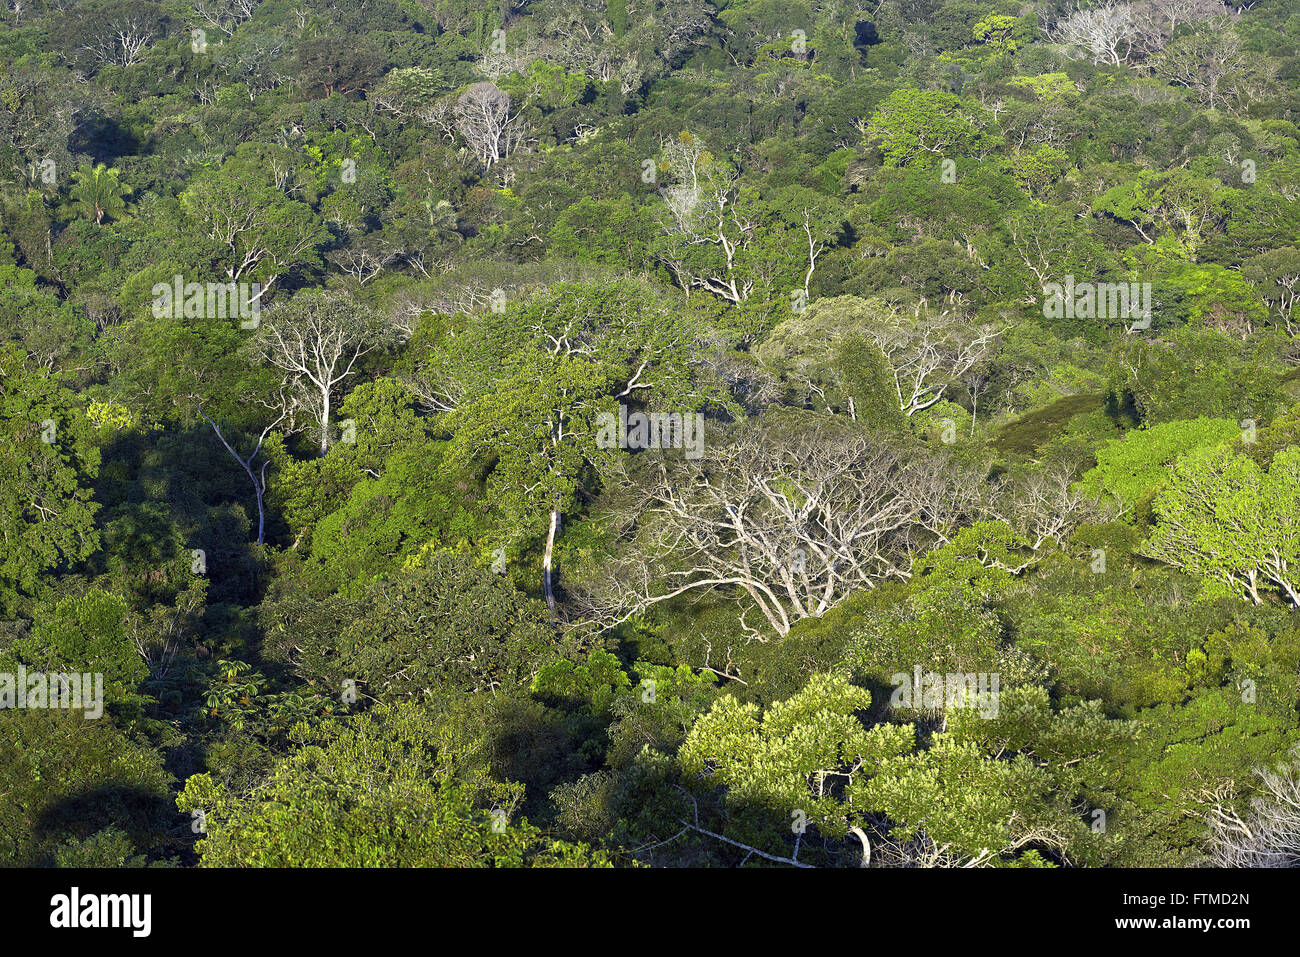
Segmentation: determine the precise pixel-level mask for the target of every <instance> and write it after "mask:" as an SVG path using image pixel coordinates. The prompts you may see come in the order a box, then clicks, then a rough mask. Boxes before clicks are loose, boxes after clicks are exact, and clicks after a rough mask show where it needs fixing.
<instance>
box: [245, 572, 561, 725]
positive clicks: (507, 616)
mask: <svg viewBox="0 0 1300 957" xmlns="http://www.w3.org/2000/svg"><path fill="white" fill-rule="evenodd" d="M409 566H410V567H407V568H404V569H401V570H400V571H397V572H395V573H394V574H392V575H389V576H387V577H386V578H384V579H382V580H380V581H376V582H374V583H373V584H372V585H370V586H368V587H366V588H365V590H364V591H363V592H362V594H361V595H360V596H359V597H358V598H357V599H355V600H350V601H340V600H337V599H331V600H330V601H327V602H325V603H324V606H323V607H321V603H320V602H318V601H317V600H316V599H312V598H305V599H304V600H302V601H296V600H295V601H285V602H281V603H277V604H276V605H274V606H272V607H271V609H270V610H269V611H270V614H268V616H267V618H268V628H267V639H266V641H267V647H268V648H272V649H276V650H279V649H283V654H284V655H285V657H287V658H289V659H290V660H291V661H292V663H293V664H294V665H295V666H296V667H297V669H298V671H299V673H300V674H301V675H302V676H303V677H304V678H306V679H307V680H308V681H311V682H314V683H317V684H319V685H321V686H324V687H330V688H342V687H343V683H344V682H345V681H347V680H349V679H351V680H353V681H355V682H357V684H358V685H359V689H358V693H359V694H364V695H365V696H367V697H370V698H373V699H375V700H377V701H397V700H403V699H405V700H423V699H425V698H428V697H431V696H432V697H452V696H468V695H474V694H478V693H484V694H494V693H500V694H508V693H511V692H513V691H515V690H517V689H518V688H519V687H521V686H523V685H526V684H527V682H528V681H529V680H530V679H531V678H532V677H533V675H534V674H536V672H537V670H538V669H539V668H540V667H541V666H542V665H543V664H544V663H546V662H548V661H551V660H553V658H554V657H555V655H556V654H557V653H560V652H561V650H562V649H564V650H567V649H566V646H569V645H571V644H572V642H571V639H570V638H568V637H564V636H557V634H556V631H555V628H554V627H552V625H551V624H550V623H549V622H548V621H547V610H546V606H545V605H543V604H542V603H541V602H540V601H537V600H536V599H533V598H528V597H527V596H526V595H524V594H523V593H521V592H519V591H518V590H517V589H516V588H515V586H514V585H513V584H512V583H511V582H510V580H509V579H508V578H506V577H505V576H503V575H498V574H496V573H495V572H494V571H492V570H490V569H486V568H478V567H475V566H474V564H473V562H472V561H471V559H470V557H469V556H468V555H463V554H454V553H452V552H447V551H436V550H432V549H430V550H426V551H424V552H422V553H421V554H420V555H419V556H418V557H417V558H416V559H414V560H413V561H412V562H410V563H409Z"/></svg>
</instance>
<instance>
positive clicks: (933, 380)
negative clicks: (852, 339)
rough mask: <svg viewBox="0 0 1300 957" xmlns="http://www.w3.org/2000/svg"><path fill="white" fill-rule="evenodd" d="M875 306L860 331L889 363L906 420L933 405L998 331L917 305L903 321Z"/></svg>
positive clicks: (890, 308)
mask: <svg viewBox="0 0 1300 957" xmlns="http://www.w3.org/2000/svg"><path fill="white" fill-rule="evenodd" d="M876 302H877V303H878V304H880V305H881V310H880V314H879V315H878V317H877V318H875V319H874V320H873V321H871V322H868V323H867V324H866V325H865V326H864V327H863V329H864V332H865V334H866V335H867V337H868V338H870V339H871V340H872V341H873V342H875V344H876V345H877V346H879V347H880V351H881V352H883V353H884V354H885V357H886V358H887V359H888V360H889V364H890V367H891V369H892V370H893V377H894V389H895V392H896V394H897V399H898V408H899V410H900V411H901V412H902V413H903V414H904V415H907V416H912V415H915V414H916V413H917V412H921V411H924V410H925V409H928V408H930V406H932V405H934V404H935V403H937V402H939V400H941V399H942V398H943V397H944V394H945V393H946V392H947V390H948V388H949V387H950V386H951V385H952V384H953V383H954V382H957V381H958V380H959V379H961V377H962V376H963V375H965V374H966V373H967V372H969V371H970V370H971V369H972V368H973V367H974V366H975V365H977V364H978V363H980V362H982V361H983V360H984V359H985V357H987V356H988V354H989V353H990V352H991V351H992V348H993V344H994V343H995V342H996V341H997V339H998V337H999V336H1001V335H1002V333H1003V331H1004V330H1003V329H1000V328H997V327H994V326H991V325H984V326H974V325H972V324H971V322H970V320H969V319H967V318H966V317H964V316H962V315H960V314H958V313H956V312H952V311H949V310H947V309H945V310H944V311H942V312H940V313H937V314H935V313H931V312H929V311H928V310H927V309H926V308H925V307H924V306H923V305H918V306H916V307H915V308H914V309H913V311H912V314H911V315H910V316H909V315H908V314H907V312H906V311H905V310H902V309H900V308H898V307H897V306H894V305H887V304H883V303H881V301H880V300H876Z"/></svg>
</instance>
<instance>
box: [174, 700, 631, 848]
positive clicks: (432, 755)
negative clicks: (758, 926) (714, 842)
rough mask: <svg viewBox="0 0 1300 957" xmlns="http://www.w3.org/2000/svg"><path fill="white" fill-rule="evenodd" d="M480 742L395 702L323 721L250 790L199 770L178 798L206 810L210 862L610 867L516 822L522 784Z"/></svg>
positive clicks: (182, 805)
mask: <svg viewBox="0 0 1300 957" xmlns="http://www.w3.org/2000/svg"><path fill="white" fill-rule="evenodd" d="M476 747H477V749H479V750H481V749H482V748H483V745H482V744H481V743H480V742H478V741H476V740H474V739H470V740H468V741H466V740H464V739H463V732H460V733H458V730H457V729H456V727H455V726H454V725H452V726H451V727H449V726H448V721H447V719H446V718H441V717H440V716H439V715H438V714H437V713H435V712H432V711H430V710H428V709H426V708H425V707H423V706H421V705H416V704H402V705H387V706H383V707H380V708H377V709H375V710H374V711H371V712H368V713H366V714H362V715H358V716H357V717H356V718H354V719H352V720H350V721H342V720H335V721H329V722H325V723H324V724H323V725H322V726H321V727H320V728H319V729H318V730H316V731H315V732H313V734H312V735H311V738H310V740H309V742H308V743H307V744H305V745H304V746H303V747H301V748H299V749H297V750H296V751H295V752H294V753H292V754H291V755H289V756H288V757H286V758H283V759H282V760H280V761H278V762H277V763H276V764H275V766H274V767H273V768H272V769H271V771H270V774H269V776H268V777H267V779H266V780H265V781H264V782H262V783H261V785H260V786H259V787H258V788H256V789H255V790H252V791H250V792H249V793H240V792H239V791H237V790H236V789H234V788H232V787H230V786H229V785H227V784H226V783H224V782H222V781H219V780H218V779H216V778H214V776H213V775H211V774H206V773H205V774H196V775H193V776H192V777H190V778H189V779H188V780H187V781H186V782H185V789H184V790H183V791H182V792H181V794H180V795H179V796H178V797H177V800H176V804H177V807H178V808H179V809H180V810H181V812H182V813H192V812H195V811H201V812H203V814H204V818H205V820H206V822H207V834H206V836H205V837H204V838H203V839H202V840H200V841H199V843H198V850H199V854H200V855H201V857H202V862H203V864H204V865H205V866H208V867H340V866H346V867H548V866H549V867H578V866H597V867H600V866H610V860H609V857H608V856H607V855H606V854H604V853H603V852H600V851H595V850H592V849H591V848H590V847H588V846H586V845H582V844H568V843H565V842H563V841H559V840H555V839H552V838H549V837H547V836H546V835H545V834H543V833H542V832H541V831H539V830H538V829H537V828H535V827H533V826H532V825H530V824H529V823H528V821H527V819H526V818H519V819H515V820H512V817H513V816H514V814H515V812H516V810H517V806H518V804H519V802H520V800H521V798H522V786H521V785H505V784H497V783H495V782H493V781H491V780H484V778H483V776H482V772H481V771H477V770H476V764H475V762H476V761H481V758H479V757H478V755H477V754H476V753H475V751H476ZM395 834H400V835H402V838H401V840H393V839H392V835H395Z"/></svg>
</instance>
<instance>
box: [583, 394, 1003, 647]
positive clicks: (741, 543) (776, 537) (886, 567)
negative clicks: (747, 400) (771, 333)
mask: <svg viewBox="0 0 1300 957" xmlns="http://www.w3.org/2000/svg"><path fill="white" fill-rule="evenodd" d="M787 429H788V431H787V430H786V429H779V428H776V427H772V426H769V427H767V428H761V427H749V428H745V429H742V430H741V431H740V433H739V434H737V435H736V436H735V437H734V438H732V439H731V440H730V441H728V442H726V443H711V444H710V446H709V448H708V450H707V452H706V454H705V455H704V457H703V458H702V459H700V460H699V461H697V462H691V461H686V462H684V463H681V464H679V465H678V466H677V467H675V468H673V469H671V470H670V469H669V468H668V466H667V464H666V463H664V462H662V461H659V462H655V463H653V464H651V465H649V466H647V468H646V472H645V473H644V474H641V475H636V474H635V473H632V474H629V475H628V477H627V478H626V479H624V481H623V484H624V485H625V487H626V488H627V490H628V491H627V493H626V494H627V498H628V504H626V505H625V506H623V507H622V508H621V509H619V514H618V516H617V517H618V520H619V523H620V527H621V528H622V529H623V530H624V534H628V535H632V534H634V533H635V535H636V537H635V538H634V539H633V547H632V548H631V549H630V550H629V551H628V552H627V553H626V554H625V555H624V556H623V558H622V559H620V560H617V561H616V567H617V568H618V571H616V572H615V573H613V574H607V575H605V576H602V580H601V582H600V583H598V584H594V585H591V586H589V590H588V592H587V594H586V595H585V596H584V598H585V601H586V603H587V605H588V607H589V608H590V609H591V610H592V611H593V613H594V614H596V615H597V617H599V618H601V619H604V620H605V621H607V622H609V621H619V620H624V619H626V618H628V617H630V616H631V615H633V614H636V613H638V612H640V611H643V610H644V609H646V608H649V607H652V606H654V605H657V604H659V603H661V602H666V601H670V600H672V599H674V598H677V597H678V596H680V595H685V594H687V593H690V592H702V591H718V592H720V593H721V594H723V595H724V596H728V597H732V596H734V597H735V598H736V600H738V601H739V602H740V604H741V606H742V608H744V609H745V610H746V613H747V612H748V611H749V610H751V609H757V610H758V612H759V613H760V614H761V616H762V618H763V620H764V622H765V623H766V628H768V629H770V632H769V633H774V634H776V635H777V636H781V637H784V636H785V635H787V634H788V633H789V632H790V628H791V626H792V625H793V624H794V623H795V622H797V621H799V620H801V619H804V618H810V617H811V618H817V617H821V616H822V615H825V614H826V613H827V612H828V611H830V610H831V609H832V608H834V607H835V606H836V605H837V604H838V603H839V602H841V601H843V600H844V599H845V598H847V597H848V596H849V595H850V594H852V593H853V592H854V591H856V590H858V589H863V588H873V587H875V586H877V585H879V584H880V583H881V582H884V581H886V580H888V579H891V578H892V579H904V580H905V579H906V578H908V577H909V575H910V570H909V565H910V559H911V556H912V555H913V554H914V553H915V552H916V550H917V549H918V548H922V547H924V546H923V544H922V543H933V542H935V541H940V542H942V541H946V540H947V537H948V536H949V535H950V534H952V532H953V531H955V528H956V522H957V520H958V517H959V516H960V515H961V514H962V513H963V511H965V510H966V509H967V508H969V507H971V506H972V505H973V496H974V494H975V492H976V490H977V488H978V485H977V484H976V482H975V481H973V479H972V476H970V475H966V474H962V473H960V472H957V471H955V470H954V469H953V467H952V464H951V463H948V462H945V461H944V460H943V459H942V458H932V459H921V460H919V461H916V460H911V459H910V457H908V456H905V455H904V454H903V452H902V449H901V448H900V447H899V446H897V445H896V444H894V443H890V442H888V441H882V437H881V436H879V435H874V436H871V435H866V434H864V433H863V432H861V431H860V430H858V429H855V428H852V427H851V426H846V425H836V424H830V423H828V424H826V425H824V426H822V427H820V428H816V427H811V423H807V422H802V421H799V420H795V422H793V423H788V424H787ZM741 624H742V626H743V627H744V628H745V630H746V631H747V633H749V634H751V635H754V636H756V637H758V638H760V639H765V635H764V633H763V632H762V631H760V630H759V629H758V628H756V627H754V626H753V625H751V624H747V623H746V621H745V614H742V616H741Z"/></svg>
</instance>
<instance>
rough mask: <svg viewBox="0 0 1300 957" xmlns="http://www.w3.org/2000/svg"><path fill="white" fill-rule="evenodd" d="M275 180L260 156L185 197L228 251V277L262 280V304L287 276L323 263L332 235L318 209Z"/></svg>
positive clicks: (238, 160) (235, 164) (200, 183)
mask: <svg viewBox="0 0 1300 957" xmlns="http://www.w3.org/2000/svg"><path fill="white" fill-rule="evenodd" d="M270 176H271V171H270V170H269V169H267V167H266V166H265V165H263V164H259V163H257V162H256V160H255V158H253V157H251V156H249V157H244V156H237V157H232V158H231V159H229V160H227V161H226V163H225V164H223V165H222V167H221V168H220V169H218V170H213V171H212V172H210V173H208V174H206V175H203V176H200V177H197V178H196V179H195V180H194V181H193V182H192V183H191V185H190V186H189V188H188V189H186V190H185V191H184V192H183V193H182V194H181V206H182V207H183V208H184V209H185V212H186V213H187V214H188V215H189V217H190V218H191V219H192V220H193V221H194V222H195V223H196V224H197V225H198V227H199V229H200V230H201V232H202V234H203V235H204V236H206V237H207V238H208V239H209V240H211V241H212V242H213V243H215V244H216V245H217V248H219V249H221V250H222V252H223V253H224V255H225V257H226V264H225V271H226V275H227V277H228V278H229V279H231V280H232V281H235V282H239V281H248V280H253V279H256V280H259V281H260V282H261V284H262V289H261V293H260V294H259V295H258V297H257V298H256V300H255V301H256V302H258V303H260V301H261V299H262V298H263V297H264V296H265V295H266V293H267V292H268V291H269V290H270V289H271V287H272V286H273V285H274V284H275V283H276V282H277V281H278V280H279V279H280V278H281V277H283V275H284V274H285V273H286V272H289V271H290V270H293V269H296V268H299V267H303V266H309V265H314V264H317V263H319V262H320V257H319V255H318V254H317V248H318V247H319V246H321V245H323V244H324V242H325V240H326V238H327V236H328V233H327V232H326V231H325V227H324V226H323V225H322V224H321V221H320V218H319V216H317V214H316V213H315V211H313V210H312V208H311V207H310V206H308V205H307V204H306V203H301V202H298V201H297V200H293V199H290V198H288V197H287V196H286V195H285V194H284V193H283V192H281V191H280V190H279V189H277V188H276V187H275V185H274V184H273V183H272V182H271V181H270Z"/></svg>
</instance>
